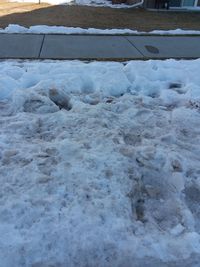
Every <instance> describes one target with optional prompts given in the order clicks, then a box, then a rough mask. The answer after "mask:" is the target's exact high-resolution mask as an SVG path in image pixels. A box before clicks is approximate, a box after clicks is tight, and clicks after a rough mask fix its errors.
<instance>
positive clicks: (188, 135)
mask: <svg viewBox="0 0 200 267" xmlns="http://www.w3.org/2000/svg"><path fill="white" fill-rule="evenodd" d="M199 69H200V60H193V61H183V60H181V61H175V60H166V61H151V60H150V61H130V62H126V63H124V64H123V63H114V62H91V63H84V62H80V61H62V62H60V61H43V62H39V61H37V62H36V61H32V62H28V61H27V62H24V61H4V62H1V63H0V181H1V187H0V237H1V238H0V266H2V267H13V266H15V267H27V266H31V267H39V266H40V267H47V266H48V267H49V266H54V267H66V266H69V267H75V266H80V267H83V266H84V267H86V266H88V267H92V266H100V267H101V266H102V267H106V266H112V267H113V266H120V267H122V266H123V267H141V266H142V267H143V266H146V267H147V266H148V267H155V266H159V267H172V266H173V267H175V266H176V267H178V266H181V267H186V266H192V267H194V266H195V267H198V266H199V260H200V208H199V202H200V164H199V161H200V76H199Z"/></svg>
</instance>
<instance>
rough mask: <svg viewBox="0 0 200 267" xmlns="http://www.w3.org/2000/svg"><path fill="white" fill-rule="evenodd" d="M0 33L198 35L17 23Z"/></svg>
mask: <svg viewBox="0 0 200 267" xmlns="http://www.w3.org/2000/svg"><path fill="white" fill-rule="evenodd" d="M0 33H37V34H40V33H41V34H50V33H54V34H103V35H105V34H110V35H112V34H135V35H141V34H142V35H145V34H147V35H149V34H151V35H200V31H196V30H182V29H176V30H168V31H163V30H154V31H151V32H139V31H137V30H131V29H105V30H103V29H96V28H88V29H84V28H79V27H64V26H47V25H37V26H30V27H29V28H26V27H24V26H20V25H17V24H9V25H8V26H7V27H6V28H5V29H1V28H0Z"/></svg>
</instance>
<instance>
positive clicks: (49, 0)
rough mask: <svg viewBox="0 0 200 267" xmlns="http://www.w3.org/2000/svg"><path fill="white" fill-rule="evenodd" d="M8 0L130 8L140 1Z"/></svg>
mask: <svg viewBox="0 0 200 267" xmlns="http://www.w3.org/2000/svg"><path fill="white" fill-rule="evenodd" d="M10 2H22V3H23V2H30V3H39V2H40V3H49V4H52V5H73V4H75V5H84V6H96V7H99V6H102V7H111V8H132V7H137V6H141V4H143V3H142V2H140V1H138V3H139V5H138V4H133V5H128V4H112V0H10Z"/></svg>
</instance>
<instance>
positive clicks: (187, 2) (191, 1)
mask: <svg viewBox="0 0 200 267" xmlns="http://www.w3.org/2000/svg"><path fill="white" fill-rule="evenodd" d="M182 6H185V7H186V6H188V7H189V6H191V7H192V6H195V0H183V2H182Z"/></svg>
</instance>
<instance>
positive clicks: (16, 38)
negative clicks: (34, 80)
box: [0, 33, 200, 60]
mask: <svg viewBox="0 0 200 267" xmlns="http://www.w3.org/2000/svg"><path fill="white" fill-rule="evenodd" d="M167 58H175V59H195V58H200V36H152V35H151V36H134V35H63V34H10V33H8V34H7V33H1V34H0V59H80V60H93V59H94V60H130V59H140V60H145V59H167Z"/></svg>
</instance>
